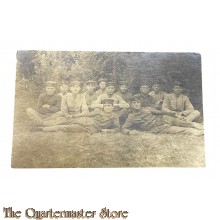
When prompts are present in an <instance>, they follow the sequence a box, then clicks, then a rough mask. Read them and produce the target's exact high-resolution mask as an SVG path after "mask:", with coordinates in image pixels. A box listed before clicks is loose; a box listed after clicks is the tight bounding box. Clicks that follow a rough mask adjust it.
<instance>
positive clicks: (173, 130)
mask: <svg viewBox="0 0 220 220" xmlns="http://www.w3.org/2000/svg"><path fill="white" fill-rule="evenodd" d="M162 133H167V134H186V135H194V136H202V135H204V130H198V129H195V128H189V127H188V128H187V127H178V126H169V127H166V128H165V129H164V130H163V131H162Z"/></svg>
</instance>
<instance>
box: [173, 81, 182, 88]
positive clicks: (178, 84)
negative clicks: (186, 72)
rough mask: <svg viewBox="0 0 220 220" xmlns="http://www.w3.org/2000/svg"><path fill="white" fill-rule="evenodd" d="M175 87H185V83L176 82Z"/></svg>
mask: <svg viewBox="0 0 220 220" xmlns="http://www.w3.org/2000/svg"><path fill="white" fill-rule="evenodd" d="M174 86H178V87H181V88H182V87H183V83H182V82H179V81H175V82H174V83H173V87H174Z"/></svg>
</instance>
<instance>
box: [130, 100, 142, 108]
mask: <svg viewBox="0 0 220 220" xmlns="http://www.w3.org/2000/svg"><path fill="white" fill-rule="evenodd" d="M131 107H132V108H133V109H135V110H139V109H140V108H141V101H140V100H137V101H133V102H132V103H131Z"/></svg>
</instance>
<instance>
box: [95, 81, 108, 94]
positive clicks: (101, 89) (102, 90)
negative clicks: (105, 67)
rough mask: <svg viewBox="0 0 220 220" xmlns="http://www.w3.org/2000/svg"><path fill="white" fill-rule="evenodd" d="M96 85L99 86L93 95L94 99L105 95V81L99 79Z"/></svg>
mask: <svg viewBox="0 0 220 220" xmlns="http://www.w3.org/2000/svg"><path fill="white" fill-rule="evenodd" d="M98 84H99V88H100V89H99V90H97V91H96V92H95V95H96V98H97V97H98V96H100V95H102V94H105V93H106V91H105V90H106V86H107V79H106V78H104V77H101V78H100V79H99V80H98Z"/></svg>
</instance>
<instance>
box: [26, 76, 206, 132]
mask: <svg viewBox="0 0 220 220" xmlns="http://www.w3.org/2000/svg"><path fill="white" fill-rule="evenodd" d="M97 87H98V90H97ZM59 89H60V93H58V92H57V83H56V82H54V81H48V82H46V85H45V91H44V93H42V94H40V96H39V98H38V103H37V108H36V110H35V109H32V108H28V109H27V111H26V112H27V114H28V116H29V118H30V119H31V120H32V122H33V125H34V126H32V128H31V131H44V132H54V131H67V132H87V133H90V134H93V133H97V132H102V133H114V132H121V133H124V134H134V133H136V132H137V131H142V132H152V133H169V134H177V133H181V134H191V135H197V136H200V135H203V134H204V130H203V125H202V124H201V123H198V122H197V120H198V118H199V117H200V112H199V111H197V110H195V109H194V107H193V105H192V103H191V102H190V100H189V98H188V97H187V96H186V95H184V94H183V86H182V84H181V83H180V82H174V84H173V87H172V90H173V91H172V93H171V94H167V93H166V92H164V91H162V90H161V84H160V83H159V82H155V83H154V84H153V85H152V87H151V86H150V85H149V84H148V83H146V82H141V83H140V84H139V92H138V93H137V94H132V93H131V92H130V91H129V86H128V83H127V82H126V81H120V85H119V88H118V89H117V88H116V84H115V82H112V81H107V80H106V79H105V78H103V77H102V78H100V79H99V80H98V82H97V81H95V80H88V81H87V82H85V83H82V82H81V81H79V80H75V81H72V82H71V83H70V84H69V85H66V84H62V85H61V86H60V88H59Z"/></svg>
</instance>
